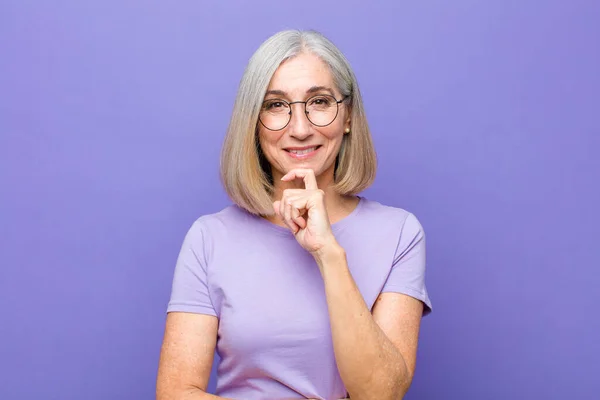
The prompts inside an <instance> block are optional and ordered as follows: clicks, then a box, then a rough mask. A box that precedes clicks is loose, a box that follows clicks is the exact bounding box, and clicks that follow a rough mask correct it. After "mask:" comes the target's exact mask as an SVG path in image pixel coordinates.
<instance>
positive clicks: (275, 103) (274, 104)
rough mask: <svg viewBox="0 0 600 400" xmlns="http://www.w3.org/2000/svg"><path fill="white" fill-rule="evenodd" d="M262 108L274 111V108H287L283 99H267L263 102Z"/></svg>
mask: <svg viewBox="0 0 600 400" xmlns="http://www.w3.org/2000/svg"><path fill="white" fill-rule="evenodd" d="M263 108H264V109H265V110H266V111H276V110H282V109H286V108H287V103H286V102H284V101H283V100H277V99H275V100H267V101H265V102H264V103H263Z"/></svg>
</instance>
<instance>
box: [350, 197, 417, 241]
mask: <svg viewBox="0 0 600 400" xmlns="http://www.w3.org/2000/svg"><path fill="white" fill-rule="evenodd" d="M360 215H361V217H362V218H363V219H365V220H367V221H369V223H371V224H373V225H374V226H376V227H383V226H393V227H395V228H396V229H400V230H401V231H403V232H405V233H406V231H408V232H415V231H422V230H423V227H422V226H421V223H420V222H419V220H418V218H417V217H416V216H415V215H414V214H413V213H411V212H410V211H408V210H405V209H404V208H401V207H394V206H389V205H385V204H382V203H380V202H378V201H374V200H368V199H366V198H363V199H362V201H361V209H360Z"/></svg>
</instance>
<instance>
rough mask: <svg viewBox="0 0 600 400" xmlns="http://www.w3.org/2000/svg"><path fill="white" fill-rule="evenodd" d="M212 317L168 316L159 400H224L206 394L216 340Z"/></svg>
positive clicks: (161, 355) (161, 362)
mask: <svg viewBox="0 0 600 400" xmlns="http://www.w3.org/2000/svg"><path fill="white" fill-rule="evenodd" d="M217 327H218V320H217V318H216V317H213V316H212V315H203V314H192V313H182V312H171V313H168V314H167V322H166V328H165V337H164V340H163V344H162V349H161V353H160V361H159V365H158V377H157V383H156V399H157V400H212V399H215V400H216V399H222V397H217V396H214V395H211V394H208V393H206V387H207V386H208V379H209V377H210V371H211V367H212V363H213V357H214V351H215V345H216V340H217Z"/></svg>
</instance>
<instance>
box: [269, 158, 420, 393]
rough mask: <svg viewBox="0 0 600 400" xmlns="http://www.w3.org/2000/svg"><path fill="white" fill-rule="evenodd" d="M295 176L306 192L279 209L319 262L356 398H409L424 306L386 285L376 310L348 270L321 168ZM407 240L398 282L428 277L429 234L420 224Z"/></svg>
mask: <svg viewBox="0 0 600 400" xmlns="http://www.w3.org/2000/svg"><path fill="white" fill-rule="evenodd" d="M295 179H303V180H304V183H305V186H306V189H286V190H284V191H283V196H282V198H281V200H278V201H275V202H274V203H273V209H274V211H275V213H276V214H277V215H278V216H279V217H280V218H281V219H282V220H283V221H284V222H285V224H286V225H287V226H288V227H289V228H290V230H291V231H292V232H293V233H294V235H295V237H296V240H297V241H298V243H299V244H300V245H301V246H302V247H303V248H304V249H305V250H307V251H308V252H310V254H312V255H313V257H314V259H315V261H316V262H317V265H318V266H319V270H320V272H321V275H322V277H323V281H324V284H325V294H326V298H327V306H328V311H329V320H330V325H331V334H332V339H333V350H334V353H335V358H336V362H337V366H338V370H339V372H340V375H341V377H342V380H343V381H344V384H345V385H346V389H347V390H348V392H349V394H350V397H351V398H352V399H353V400H362V399H377V400H386V399H397V398H402V397H403V396H404V395H405V393H406V392H407V391H408V388H409V386H410V384H411V381H412V377H413V374H414V369H415V360H416V351H417V340H418V335H419V328H420V322H421V317H422V315H423V303H421V301H420V300H417V299H415V298H412V297H410V296H406V295H402V294H399V293H387V291H389V290H385V292H386V293H383V294H381V295H380V296H379V298H378V300H377V301H376V303H375V305H374V307H373V314H371V312H370V311H369V309H368V307H367V305H366V304H365V302H364V300H363V298H362V295H361V293H360V291H359V290H358V287H357V285H356V283H355V281H354V279H353V278H352V275H351V273H350V270H349V269H348V263H347V261H346V252H345V251H344V249H343V248H342V247H341V246H340V245H339V243H338V242H337V240H336V239H335V236H334V235H333V233H332V232H331V225H330V222H329V217H328V215H327V209H326V207H325V201H324V196H325V193H324V192H323V191H322V190H319V188H318V186H317V182H316V178H315V175H314V171H313V170H311V169H294V170H292V171H290V172H288V173H287V174H286V175H284V176H283V178H281V180H282V181H291V180H295ZM415 222H416V221H415ZM414 225H415V227H417V225H418V224H416V223H415V224H414ZM403 229H404V228H403ZM403 237H405V238H406V239H407V240H408V243H405V246H400V243H399V246H400V248H401V252H400V253H399V254H398V255H397V257H396V259H395V260H394V263H395V266H396V267H397V268H396V269H393V271H394V275H395V278H394V281H397V280H400V281H404V280H406V279H413V280H414V279H415V276H417V277H418V278H420V279H422V277H423V271H424V269H423V267H424V261H425V259H424V255H425V253H424V247H423V246H424V241H423V240H422V239H423V237H422V235H421V232H420V230H418V229H417V231H416V233H415V235H414V236H411V235H406V236H404V235H403ZM401 260H403V261H401ZM410 260H412V261H410ZM400 266H402V268H400V269H398V268H399V267H400ZM389 278H391V274H390V277H388V280H389ZM394 286H395V285H393V284H391V285H390V288H393V287H394ZM384 289H385V288H384ZM395 289H397V288H395ZM391 291H392V292H394V290H391Z"/></svg>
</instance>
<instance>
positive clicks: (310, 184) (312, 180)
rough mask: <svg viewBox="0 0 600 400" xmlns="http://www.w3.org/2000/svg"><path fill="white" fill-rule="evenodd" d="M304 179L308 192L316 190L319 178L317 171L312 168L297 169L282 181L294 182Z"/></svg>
mask: <svg viewBox="0 0 600 400" xmlns="http://www.w3.org/2000/svg"><path fill="white" fill-rule="evenodd" d="M298 178H302V179H303V180H304V187H305V188H306V189H308V190H316V189H318V188H319V187H318V186H317V178H316V177H315V171H313V170H312V169H310V168H296V169H293V170H291V171H290V172H288V173H287V174H285V175H284V176H283V177H282V178H281V180H282V181H292V180H294V179H298Z"/></svg>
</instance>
